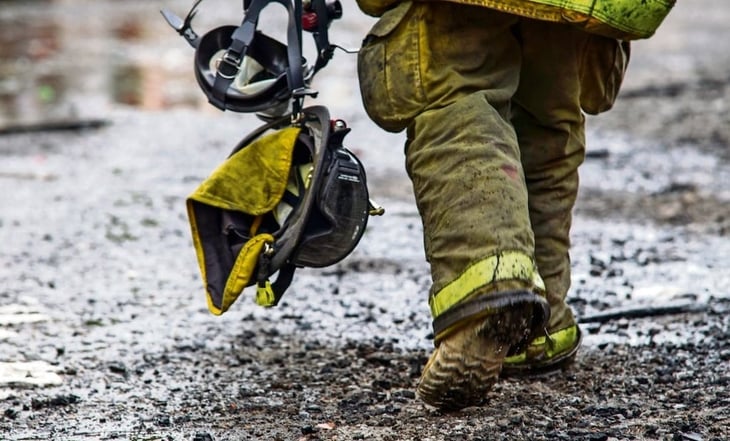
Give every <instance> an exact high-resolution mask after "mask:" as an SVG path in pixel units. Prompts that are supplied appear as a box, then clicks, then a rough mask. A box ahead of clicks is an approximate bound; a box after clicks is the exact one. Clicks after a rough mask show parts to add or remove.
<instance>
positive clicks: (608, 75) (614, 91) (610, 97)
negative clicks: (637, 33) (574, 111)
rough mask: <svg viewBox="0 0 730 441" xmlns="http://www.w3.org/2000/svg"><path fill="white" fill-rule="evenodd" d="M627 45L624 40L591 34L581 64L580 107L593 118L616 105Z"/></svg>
mask: <svg viewBox="0 0 730 441" xmlns="http://www.w3.org/2000/svg"><path fill="white" fill-rule="evenodd" d="M630 55H631V46H630V43H629V42H628V41H620V40H616V39H613V38H607V37H602V36H598V35H591V36H590V37H589V38H588V40H587V42H586V47H585V50H584V53H583V59H582V61H581V67H580V76H581V78H580V79H581V91H580V105H581V108H582V109H583V111H584V112H586V113H588V114H591V115H597V114H599V113H601V112H605V111H607V110H609V109H610V108H611V107H613V104H614V102H616V97H617V96H618V93H619V90H620V88H621V83H622V82H623V79H624V75H625V73H626V68H627V67H628V64H629V58H630Z"/></svg>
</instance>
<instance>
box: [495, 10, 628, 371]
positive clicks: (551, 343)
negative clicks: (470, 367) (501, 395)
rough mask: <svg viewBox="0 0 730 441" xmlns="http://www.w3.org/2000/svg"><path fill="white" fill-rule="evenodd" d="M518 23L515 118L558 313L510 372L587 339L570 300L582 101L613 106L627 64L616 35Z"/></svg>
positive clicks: (509, 365)
mask: <svg viewBox="0 0 730 441" xmlns="http://www.w3.org/2000/svg"><path fill="white" fill-rule="evenodd" d="M518 29H519V32H518V35H519V38H520V40H521V42H522V56H523V62H522V73H521V80H520V85H519V87H518V89H517V93H516V94H515V97H514V100H513V117H512V123H513V125H514V127H515V130H516V133H517V137H518V140H519V144H520V150H521V152H522V165H523V168H524V171H525V179H526V183H527V190H528V198H529V211H530V221H531V223H532V230H533V232H534V234H535V258H536V262H537V267H538V269H539V271H540V274H541V275H542V277H543V280H544V282H545V287H546V292H547V299H548V301H549V303H550V309H551V314H550V322H549V324H548V327H547V331H548V332H547V335H546V336H541V337H538V338H537V339H535V341H533V343H532V344H531V345H530V346H528V348H527V350H526V351H524V352H521V353H520V354H517V355H516V356H514V357H509V358H508V359H507V360H506V362H505V366H504V373H505V374H519V373H531V372H535V373H541V372H544V371H545V370H550V369H554V368H558V367H560V366H561V365H563V364H565V363H566V362H568V361H570V360H572V358H573V357H574V355H575V352H576V351H577V349H578V346H579V345H580V330H579V328H578V327H577V325H576V322H575V317H574V315H573V312H572V310H571V308H570V307H569V306H568V305H567V303H566V301H565V299H566V296H567V293H568V290H569V288H570V257H569V248H570V227H571V220H572V210H573V206H574V204H575V201H576V196H577V194H578V167H579V165H580V164H581V163H582V162H583V159H584V156H585V133H584V121H585V118H584V116H583V112H582V110H581V107H582V105H584V106H585V105H586V104H587V103H586V99H585V98H586V97H590V96H602V97H604V98H605V100H604V102H603V103H589V104H596V105H597V106H598V107H597V108H600V109H601V110H605V109H606V108H608V107H610V105H611V104H613V99H614V98H615V91H609V92H608V93H607V91H606V90H605V89H606V88H607V87H608V88H610V87H613V86H615V87H618V85H617V84H613V85H612V84H606V82H608V83H611V82H614V81H616V78H615V75H616V74H620V77H622V76H623V68H624V67H625V64H624V65H622V64H621V63H624V61H623V60H620V59H619V60H616V59H615V57H616V56H617V53H616V50H621V47H620V45H618V43H617V42H616V41H615V40H610V39H605V38H603V37H598V36H592V35H590V34H587V33H585V32H582V31H579V30H577V29H574V28H572V27H570V26H567V25H560V24H553V23H548V22H540V21H533V20H522V21H521V23H520V26H519V27H518ZM618 56H619V57H620V56H621V54H620V53H618ZM619 71H620V72H619ZM612 75H613V76H612ZM586 79H587V80H586ZM591 79H603V81H602V82H599V83H596V82H594V81H592V80H591ZM618 84H620V78H619V80H618ZM587 88H590V90H588V89H587ZM612 93H613V95H614V96H613V97H611V96H609V95H611V94H612ZM582 97H583V99H581V98H582ZM608 101H610V102H608ZM594 113H595V112H594Z"/></svg>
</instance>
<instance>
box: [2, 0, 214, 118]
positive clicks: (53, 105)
mask: <svg viewBox="0 0 730 441" xmlns="http://www.w3.org/2000/svg"><path fill="white" fill-rule="evenodd" d="M169 4H173V5H174V6H177V7H179V8H180V9H181V10H185V8H186V7H188V5H189V3H188V2H186V1H176V2H167V3H165V6H168V5H169ZM160 7H161V4H160V3H158V2H147V1H144V2H142V1H140V2H132V1H124V2H114V1H98V0H97V1H92V0H55V1H54V0H46V1H42V0H31V1H28V0H24V1H8V0H0V129H7V128H8V127H11V128H12V127H15V126H27V125H37V124H44V123H47V122H51V123H53V122H57V121H67V120H83V119H88V118H100V117H103V116H104V115H105V114H107V113H108V112H109V110H110V109H111V108H113V107H115V106H118V105H125V106H135V107H139V108H143V109H150V110H156V109H164V108H170V107H175V106H195V107H202V106H204V105H205V103H204V97H203V96H202V94H201V93H200V91H199V90H198V88H197V85H196V84H195V80H194V76H193V74H192V70H191V63H192V61H191V60H192V53H190V49H189V48H187V47H184V46H183V45H184V43H183V42H182V41H178V40H179V37H178V36H177V35H176V34H175V33H174V32H173V31H172V30H171V29H169V28H168V27H167V26H166V24H165V23H164V20H162V17H161V16H160V14H159V12H158V10H159V8H160Z"/></svg>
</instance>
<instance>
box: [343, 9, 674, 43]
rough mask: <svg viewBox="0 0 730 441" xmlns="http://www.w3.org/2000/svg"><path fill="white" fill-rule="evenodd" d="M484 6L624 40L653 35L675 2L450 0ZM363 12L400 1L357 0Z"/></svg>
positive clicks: (379, 11) (378, 13)
mask: <svg viewBox="0 0 730 441" xmlns="http://www.w3.org/2000/svg"><path fill="white" fill-rule="evenodd" d="M449 1H453V2H456V3H462V4H468V5H477V6H484V7H488V8H492V9H496V10H498V11H503V12H508V13H510V14H515V15H519V16H522V17H528V18H534V19H538V20H545V21H550V22H555V23H569V24H572V25H574V26H577V27H579V28H580V29H582V30H584V31H587V32H591V33H595V34H598V35H603V36H606V37H612V38H619V39H622V40H635V39H641V38H648V37H651V36H652V35H654V33H655V32H656V30H657V28H658V27H659V25H661V23H662V21H664V18H665V17H666V16H667V14H669V11H671V9H672V7H674V5H675V3H676V0H642V1H637V0H449ZM357 3H358V5H359V6H360V9H362V10H363V12H365V13H366V14H369V15H373V16H376V17H379V16H381V15H382V14H383V13H384V12H385V11H387V10H388V9H390V8H391V7H392V6H393V5H395V4H397V3H398V0H358V1H357Z"/></svg>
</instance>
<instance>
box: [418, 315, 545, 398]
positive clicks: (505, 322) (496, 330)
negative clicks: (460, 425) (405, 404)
mask: <svg viewBox="0 0 730 441" xmlns="http://www.w3.org/2000/svg"><path fill="white" fill-rule="evenodd" d="M531 319H532V305H530V304H525V305H519V306H517V305H515V306H513V307H512V308H509V309H505V310H503V311H500V312H498V313H495V314H492V315H489V316H487V317H484V318H482V319H479V321H474V322H471V323H468V324H466V325H465V326H464V327H462V328H461V329H459V330H457V331H455V332H454V333H453V334H451V335H449V336H448V337H446V338H444V339H443V340H442V341H441V343H440V344H439V346H438V347H437V348H436V349H435V350H434V352H433V354H432V355H431V358H430V359H429V361H428V363H427V364H426V367H425V368H424V371H423V375H422V376H421V379H420V381H419V384H418V387H417V389H416V393H417V394H418V396H419V398H420V399H421V400H423V401H424V402H425V403H426V404H429V405H431V406H434V407H436V408H438V409H440V410H442V411H444V412H451V411H456V410H459V409H463V408H465V407H470V406H477V405H481V404H484V402H485V401H486V399H487V393H488V392H489V391H490V390H491V388H492V386H493V385H494V384H495V383H496V381H497V379H498V378H499V374H500V371H501V369H502V363H503V362H504V359H505V357H506V356H507V351H508V350H509V348H510V346H512V345H513V344H517V343H518V342H520V341H523V340H524V338H525V336H526V335H527V334H529V333H530V332H532V330H531V325H532V322H531Z"/></svg>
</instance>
